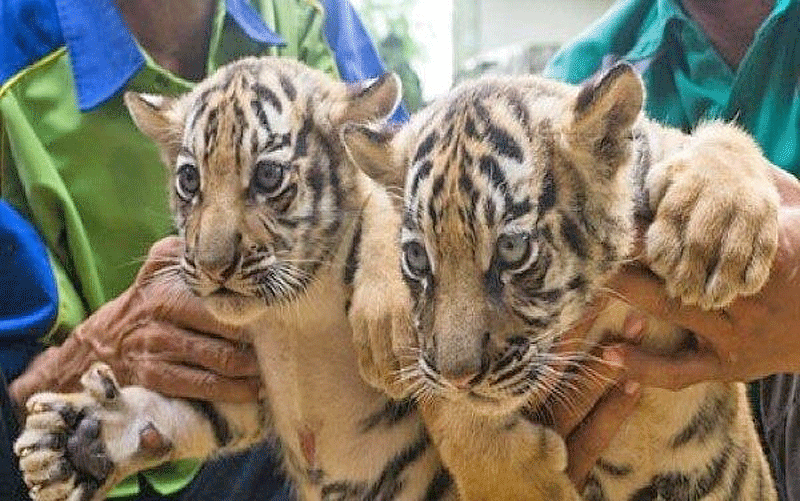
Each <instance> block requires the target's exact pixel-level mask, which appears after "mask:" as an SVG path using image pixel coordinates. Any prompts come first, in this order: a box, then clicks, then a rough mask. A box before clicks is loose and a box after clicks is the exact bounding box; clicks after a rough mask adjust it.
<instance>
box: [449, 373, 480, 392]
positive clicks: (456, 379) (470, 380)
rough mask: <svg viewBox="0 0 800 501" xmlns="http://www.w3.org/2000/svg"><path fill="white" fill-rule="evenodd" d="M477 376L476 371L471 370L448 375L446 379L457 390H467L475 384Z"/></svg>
mask: <svg viewBox="0 0 800 501" xmlns="http://www.w3.org/2000/svg"><path fill="white" fill-rule="evenodd" d="M477 377H478V371H473V372H469V373H465V374H459V375H457V376H448V377H447V378H446V379H447V381H448V382H449V383H450V384H452V385H453V386H455V387H456V388H458V389H459V390H469V389H470V388H472V387H473V386H475V383H476V381H475V380H476V379H477Z"/></svg>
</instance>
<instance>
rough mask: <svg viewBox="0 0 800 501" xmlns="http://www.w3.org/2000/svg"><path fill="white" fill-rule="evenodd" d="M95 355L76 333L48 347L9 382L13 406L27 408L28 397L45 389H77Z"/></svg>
mask: <svg viewBox="0 0 800 501" xmlns="http://www.w3.org/2000/svg"><path fill="white" fill-rule="evenodd" d="M95 358H96V357H93V356H92V350H91V348H90V347H89V346H87V345H86V344H85V343H81V342H80V341H79V340H78V339H76V338H75V337H74V336H70V337H68V338H67V339H66V340H65V341H64V343H63V344H61V345H60V346H52V347H50V348H48V349H46V350H45V351H43V352H42V353H41V354H39V355H38V356H37V357H36V358H35V359H34V360H33V362H31V364H30V365H29V366H28V368H27V369H26V370H25V372H23V373H22V374H20V375H19V376H18V377H17V378H16V379H14V381H12V382H11V384H10V385H9V389H8V391H9V395H10V397H11V399H12V401H13V403H14V405H15V406H16V407H17V408H18V409H24V406H25V402H26V401H27V400H28V398H30V396H31V395H33V394H35V393H39V392H42V391H74V390H77V389H78V382H79V381H80V377H81V375H82V374H83V373H84V372H86V370H87V369H88V368H89V366H90V365H91V363H92V361H93V360H94V359H95Z"/></svg>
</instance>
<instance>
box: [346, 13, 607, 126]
mask: <svg viewBox="0 0 800 501" xmlns="http://www.w3.org/2000/svg"><path fill="white" fill-rule="evenodd" d="M351 1H352V3H353V5H354V6H355V8H356V9H357V10H358V11H359V13H360V14H361V16H362V19H363V21H364V24H365V25H366V26H367V29H368V30H369V31H370V33H371V35H372V37H373V40H375V42H376V45H377V46H378V50H379V51H380V52H381V55H382V57H383V59H384V61H386V63H387V66H389V67H390V69H392V70H393V71H395V72H397V73H398V74H399V75H400V77H401V78H402V79H403V85H404V87H405V92H404V100H405V101H406V105H407V106H408V108H409V109H411V110H412V111H413V110H416V109H418V108H419V107H420V106H422V105H423V104H424V103H425V102H427V101H429V100H431V99H433V98H434V97H436V96H438V95H441V94H443V93H444V92H446V91H447V90H448V89H450V88H451V87H452V86H453V84H455V83H457V82H458V81H460V80H462V79H464V78H470V77H475V76H478V75H481V74H485V73H495V74H498V73H499V74H518V73H537V72H539V71H541V69H542V68H543V67H544V65H545V63H546V62H547V60H548V59H549V58H550V56H552V54H553V53H554V52H555V50H556V49H557V48H558V47H559V46H560V45H561V44H563V43H564V42H566V41H567V40H569V39H570V38H572V37H574V36H575V35H577V34H578V33H580V32H581V31H582V30H583V29H584V28H586V27H587V26H588V25H589V24H590V23H591V22H592V21H594V20H595V19H597V18H598V17H600V15H602V14H603V13H604V12H605V11H606V10H608V8H609V7H611V5H612V4H613V0H558V1H552V0H351Z"/></svg>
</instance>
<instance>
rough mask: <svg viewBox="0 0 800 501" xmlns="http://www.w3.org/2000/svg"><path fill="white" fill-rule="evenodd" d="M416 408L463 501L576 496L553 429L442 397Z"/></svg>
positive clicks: (563, 449)
mask: <svg viewBox="0 0 800 501" xmlns="http://www.w3.org/2000/svg"><path fill="white" fill-rule="evenodd" d="M420 409H421V411H422V414H423V417H424V419H425V424H426V426H427V428H428V433H429V434H430V435H431V438H432V440H433V442H434V443H435V444H436V446H437V450H438V451H439V454H440V455H441V458H442V461H443V462H444V464H445V466H447V468H448V470H449V471H450V474H451V475H452V476H453V479H454V480H455V483H456V486H457V487H458V492H459V494H460V496H461V499H463V500H464V501H506V500H507V501H512V500H514V501H561V500H569V501H572V500H579V499H580V496H579V494H578V492H577V490H576V489H575V486H574V485H573V484H572V482H571V481H570V480H569V478H568V477H567V474H566V473H565V470H566V467H567V451H566V446H565V444H564V441H563V440H562V438H561V437H560V436H559V435H558V434H557V433H556V432H555V431H553V430H551V429H549V428H545V427H543V426H540V425H536V424H534V423H531V422H530V421H528V420H526V419H524V418H522V417H511V418H494V417H486V416H478V415H475V414H473V413H472V412H471V410H469V408H468V407H466V406H463V405H459V404H457V403H453V402H448V401H444V400H436V401H428V402H421V403H420Z"/></svg>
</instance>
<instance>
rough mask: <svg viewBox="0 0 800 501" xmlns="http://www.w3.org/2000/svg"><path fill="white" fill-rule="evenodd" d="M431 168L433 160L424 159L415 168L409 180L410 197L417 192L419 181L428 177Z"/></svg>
mask: <svg viewBox="0 0 800 501" xmlns="http://www.w3.org/2000/svg"><path fill="white" fill-rule="evenodd" d="M432 168H433V162H431V161H430V160H425V161H424V162H422V163H421V164H420V166H419V167H418V168H417V172H416V173H414V179H413V180H412V181H411V192H410V193H409V194H410V195H411V196H412V197H413V196H414V195H416V194H417V190H418V189H419V183H420V182H422V181H424V180H425V179H426V178H427V177H428V175H429V174H430V173H431V169H432Z"/></svg>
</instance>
